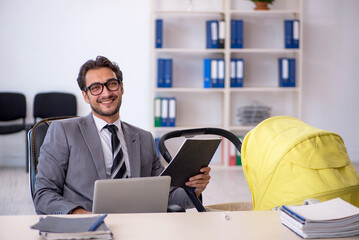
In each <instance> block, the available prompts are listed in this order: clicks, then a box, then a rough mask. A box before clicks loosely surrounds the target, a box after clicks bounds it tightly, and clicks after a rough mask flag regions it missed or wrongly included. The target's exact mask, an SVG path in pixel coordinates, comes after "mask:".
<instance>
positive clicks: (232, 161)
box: [227, 141, 237, 166]
mask: <svg viewBox="0 0 359 240" xmlns="http://www.w3.org/2000/svg"><path fill="white" fill-rule="evenodd" d="M227 143H228V147H229V157H228V166H236V165H237V164H236V162H237V161H236V150H237V149H236V147H235V146H234V145H233V143H232V142H230V141H227Z"/></svg>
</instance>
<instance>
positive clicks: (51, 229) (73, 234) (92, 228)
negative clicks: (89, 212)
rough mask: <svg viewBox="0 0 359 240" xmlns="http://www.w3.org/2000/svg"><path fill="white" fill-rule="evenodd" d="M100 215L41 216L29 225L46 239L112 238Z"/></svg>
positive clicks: (103, 216)
mask: <svg viewBox="0 0 359 240" xmlns="http://www.w3.org/2000/svg"><path fill="white" fill-rule="evenodd" d="M106 216H107V214H105V215H102V216H100V217H98V216H95V217H71V218H70V217H52V216H48V217H45V218H41V219H40V221H39V222H38V223H36V224H35V225H33V226H31V228H32V229H35V230H39V231H40V235H41V236H43V237H45V238H46V239H113V237H112V233H111V231H110V230H109V229H108V227H107V226H106V224H105V222H104V221H103V220H104V218H105V217H106Z"/></svg>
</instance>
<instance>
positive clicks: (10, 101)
mask: <svg viewBox="0 0 359 240" xmlns="http://www.w3.org/2000/svg"><path fill="white" fill-rule="evenodd" d="M25 119H26V98H25V96H24V95H23V94H21V93H12V92H1V93H0V121H1V122H12V123H11V124H10V123H9V124H5V125H0V135H7V134H13V133H18V132H21V131H25V140H26V131H27V129H28V127H27V125H26V122H25ZM20 120H22V122H20V123H19V121H20ZM25 142H26V141H25ZM26 144H27V142H26ZM25 150H26V154H27V146H26V149H25ZM25 160H26V162H27V155H26V159H25ZM26 169H27V168H26Z"/></svg>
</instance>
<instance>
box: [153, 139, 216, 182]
mask: <svg viewBox="0 0 359 240" xmlns="http://www.w3.org/2000/svg"><path fill="white" fill-rule="evenodd" d="M220 142H221V139H220V138H216V139H213V138H211V139H207V138H187V139H185V141H184V142H183V144H182V146H181V147H180V149H179V150H178V152H177V154H176V155H175V157H174V158H173V159H172V160H171V162H170V163H169V164H168V166H167V167H166V168H165V169H164V170H163V172H162V173H161V174H160V176H171V186H173V187H183V188H187V189H188V187H187V186H186V185H185V183H186V182H187V181H188V179H189V178H190V177H193V176H195V175H197V174H199V173H200V169H201V168H203V167H206V166H208V164H209V163H210V161H211V159H212V157H213V155H214V153H215V152H216V150H217V148H218V146H219V144H220Z"/></svg>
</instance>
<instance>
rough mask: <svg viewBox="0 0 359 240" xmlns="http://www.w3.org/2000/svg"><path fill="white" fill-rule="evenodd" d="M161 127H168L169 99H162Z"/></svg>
mask: <svg viewBox="0 0 359 240" xmlns="http://www.w3.org/2000/svg"><path fill="white" fill-rule="evenodd" d="M161 126H162V127H167V126H168V98H162V99H161Z"/></svg>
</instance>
